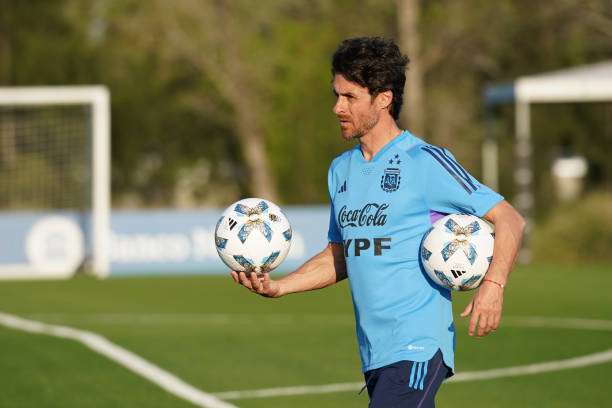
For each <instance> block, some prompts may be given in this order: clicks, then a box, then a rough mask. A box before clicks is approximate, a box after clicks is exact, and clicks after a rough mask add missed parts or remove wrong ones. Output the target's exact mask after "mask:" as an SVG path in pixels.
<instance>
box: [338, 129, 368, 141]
mask: <svg viewBox="0 0 612 408" xmlns="http://www.w3.org/2000/svg"><path fill="white" fill-rule="evenodd" d="M340 134H341V135H342V138H343V139H344V140H347V141H350V140H354V139H360V138H361V136H363V135H362V134H361V133H359V132H355V131H350V130H348V129H340Z"/></svg>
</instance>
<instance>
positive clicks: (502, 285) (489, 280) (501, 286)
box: [482, 278, 506, 289]
mask: <svg viewBox="0 0 612 408" xmlns="http://www.w3.org/2000/svg"><path fill="white" fill-rule="evenodd" d="M482 281H483V282H485V281H486V282H491V283H494V284H496V285H497V286H499V287H500V288H502V289H503V288H505V287H506V285H504V284H503V283H499V282H496V281H494V280H493V279H488V278H484V279H483V280H482Z"/></svg>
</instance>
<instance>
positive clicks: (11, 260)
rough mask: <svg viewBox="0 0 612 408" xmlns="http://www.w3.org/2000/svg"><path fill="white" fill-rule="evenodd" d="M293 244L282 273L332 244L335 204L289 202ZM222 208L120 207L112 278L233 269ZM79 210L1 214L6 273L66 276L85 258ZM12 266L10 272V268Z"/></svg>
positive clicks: (0, 253)
mask: <svg viewBox="0 0 612 408" xmlns="http://www.w3.org/2000/svg"><path fill="white" fill-rule="evenodd" d="M283 211H284V212H285V214H286V215H287V218H288V219H289V222H290V223H291V226H292V229H293V237H292V245H291V250H290V251H289V254H288V256H287V258H286V259H285V261H284V262H283V263H282V264H281V266H280V267H279V269H278V271H279V272H286V271H290V270H293V269H295V268H296V267H298V266H299V265H301V264H302V263H303V262H304V261H305V260H307V259H308V258H310V257H311V256H313V255H314V254H316V253H317V252H319V251H321V250H322V249H323V248H324V246H325V245H326V244H327V227H328V222H329V208H328V207H324V206H319V207H285V208H283ZM221 213H222V210H155V211H127V210H120V211H113V213H112V215H111V231H110V243H111V245H110V254H109V255H110V276H129V275H150V274H214V273H227V271H228V268H227V267H226V266H225V265H224V264H223V263H222V262H221V260H220V259H219V257H218V255H217V250H216V248H215V244H214V230H215V225H216V223H217V220H218V219H219V217H220V216H221ZM83 218H84V217H83V216H79V214H77V213H70V212H64V213H61V214H58V213H2V214H0V231H2V234H0V277H1V276H4V277H13V276H16V277H19V275H18V274H17V275H15V271H19V270H20V268H21V269H22V270H26V269H28V270H36V271H42V272H41V274H40V277H46V276H49V277H65V276H67V275H69V274H70V272H67V271H70V270H74V269H75V268H76V267H77V266H78V265H79V264H80V263H81V262H82V260H83V258H84V257H85V255H86V253H87V252H88V251H87V249H86V248H87V244H86V243H87V235H88V234H87V233H83V231H86V230H87V225H86V222H85V221H84V219H83ZM8 270H10V272H6V271H8Z"/></svg>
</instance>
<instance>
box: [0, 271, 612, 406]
mask: <svg viewBox="0 0 612 408" xmlns="http://www.w3.org/2000/svg"><path fill="white" fill-rule="evenodd" d="M610 288H612V267H589V268H586V267H583V268H578V267H530V268H518V269H517V270H516V271H515V272H514V274H513V276H512V279H511V282H510V285H509V286H508V288H507V290H506V304H505V314H504V316H507V319H506V321H507V323H508V324H507V325H505V326H504V323H503V322H502V327H501V328H500V330H498V332H497V333H495V334H493V335H491V336H489V337H487V338H484V339H473V338H469V337H468V336H467V324H466V323H465V322H464V321H462V320H460V321H457V331H458V339H457V357H456V365H457V369H458V372H464V371H476V370H486V369H492V368H500V367H509V366H519V365H525V364H534V363H541V362H546V361H551V360H562V359H568V358H572V357H578V356H581V355H586V354H591V353H596V352H601V351H604V350H608V349H611V348H612V331H611V330H606V329H602V328H600V329H579V328H563V327H545V326H546V325H541V326H538V325H537V324H536V325H533V327H528V326H527V325H521V324H519V323H517V322H520V317H525V316H542V317H547V318H570V317H571V318H582V319H598V320H607V321H612V296H610ZM470 296H471V294H459V295H456V296H455V314H456V315H458V313H459V312H460V311H461V310H462V307H463V306H464V305H465V303H466V302H467V301H468V299H469V297H470ZM0 311H3V312H6V313H11V314H15V315H18V316H21V317H25V318H29V319H33V320H38V321H43V322H47V323H52V324H61V325H66V326H70V327H75V328H79V329H85V330H90V331H94V332H96V333H99V334H101V335H103V336H105V337H106V338H108V339H109V340H111V341H112V342H114V343H116V344H118V345H121V346H122V347H125V348H127V349H129V350H131V351H133V352H135V353H137V354H138V355H140V356H142V357H144V358H146V359H147V360H149V361H151V362H153V363H155V364H156V365H158V366H160V367H162V368H164V369H165V370H168V371H170V372H172V373H173V374H175V375H177V376H179V377H180V378H182V379H183V380H185V381H187V382H188V383H190V384H192V385H194V386H195V387H198V388H200V389H202V390H204V391H206V392H209V393H217V392H223V391H229V390H251V389H260V388H270V387H283V386H295V385H319V384H329V383H345V382H359V381H361V379H362V377H361V373H360V371H359V361H358V355H357V347H356V341H355V337H354V328H353V317H352V306H351V301H350V295H349V291H348V286H347V284H346V282H343V283H341V284H339V285H336V286H334V287H332V288H327V289H324V290H321V291H317V292H311V293H305V294H299V295H293V296H289V297H286V298H283V299H275V300H271V299H264V298H260V297H257V296H254V295H252V294H251V293H249V292H247V291H246V290H244V289H243V288H240V287H237V286H236V285H235V284H234V283H233V282H232V281H231V279H230V278H229V277H226V276H213V277H210V276H209V277H172V278H170V277H155V278H117V279H109V280H106V281H97V280H94V279H90V278H84V277H80V278H76V279H73V280H70V281H51V282H2V283H0ZM544 321H546V320H544ZM611 324H612V323H611ZM552 326H554V325H552ZM608 327H609V326H608ZM0 348H1V350H2V354H1V357H0V376H1V377H0V381H1V382H2V385H3V386H2V390H3V391H2V392H1V393H0V407H65V408H68V407H75V408H76V407H79V408H86V407H190V406H191V405H190V404H189V403H187V402H185V401H183V400H180V399H178V398H176V397H174V396H173V395H171V394H168V393H166V392H165V391H163V390H161V389H160V388H158V387H157V386H155V385H153V384H152V383H149V382H148V381H147V380H145V379H143V378H141V377H139V376H137V375H135V374H133V373H131V372H130V371H128V370H126V369H124V368H122V367H120V366H118V365H116V364H115V363H114V362H112V361H110V360H108V359H106V358H105V357H103V356H101V355H98V354H95V353H94V352H93V351H91V350H89V349H87V348H85V347H84V346H82V345H81V344H79V343H77V342H74V341H72V340H65V339H59V338H55V337H50V336H46V335H35V334H29V333H25V332H22V331H16V330H13V329H8V328H4V327H0ZM610 378H612V362H607V363H603V364H596V365H591V366H587V367H582V368H575V369H569V370H562V371H554V372H549V373H543V374H536V375H522V376H516V377H505V378H497V379H490V380H481V381H469V382H456V383H448V384H444V385H443V386H442V388H441V390H440V392H439V394H438V399H437V401H438V405H439V406H442V407H445V406H470V407H473V408H475V407H523V406H538V407H577V406H580V407H604V406H611V405H612V396H611V394H610V384H611V382H610V381H611V380H610ZM365 394H366V393H365V392H364V393H363V394H362V395H359V396H358V395H357V390H356V391H354V392H337V393H329V394H316V395H298V396H291V397H267V398H252V399H237V400H231V401H229V402H231V403H232V404H234V405H236V406H239V407H247V408H255V407H267V408H269V407H288V406H290V407H292V408H300V407H321V408H323V407H348V408H350V407H366V406H367V396H366V395H365Z"/></svg>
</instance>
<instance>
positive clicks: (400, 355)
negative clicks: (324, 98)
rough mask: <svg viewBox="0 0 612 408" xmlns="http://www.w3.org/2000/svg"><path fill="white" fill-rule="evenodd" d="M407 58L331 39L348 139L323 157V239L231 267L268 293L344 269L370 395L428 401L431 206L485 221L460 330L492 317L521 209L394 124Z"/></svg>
mask: <svg viewBox="0 0 612 408" xmlns="http://www.w3.org/2000/svg"><path fill="white" fill-rule="evenodd" d="M407 63H408V59H407V58H406V57H405V56H403V55H402V54H401V53H400V51H399V48H398V47H397V45H395V44H394V43H393V42H392V41H389V40H386V39H382V38H377V37H375V38H353V39H348V40H345V41H343V42H342V43H341V44H340V45H339V47H338V49H337V50H336V52H335V53H334V56H333V60H332V74H333V89H334V93H335V95H336V98H337V99H336V103H335V105H334V107H333V111H334V113H335V115H336V116H337V117H338V120H339V122H340V132H341V134H342V137H343V138H344V139H346V140H357V141H358V144H357V145H356V146H355V147H354V148H353V149H350V150H348V151H346V152H344V153H343V154H341V155H340V156H338V157H337V158H336V159H335V160H334V161H333V162H332V164H331V167H330V169H329V174H328V188H329V194H330V201H331V214H330V223H329V233H328V239H329V244H328V245H327V247H326V248H325V249H324V250H323V251H322V252H321V253H319V254H317V255H316V256H314V257H313V258H312V259H310V260H309V261H307V262H306V263H305V264H304V265H302V266H301V267H300V268H298V269H297V270H296V271H295V272H293V273H291V274H289V275H287V276H285V277H283V278H281V279H279V280H272V279H270V277H269V276H268V274H264V275H263V277H260V278H258V277H257V276H256V274H254V273H252V274H251V276H246V275H245V274H244V273H240V274H237V273H236V272H232V273H231V274H232V277H233V279H234V281H235V282H237V283H240V284H242V285H244V286H245V287H247V288H248V289H250V290H251V291H253V292H255V293H258V294H260V295H263V296H268V297H279V296H284V295H286V294H289V293H295V292H303V291H307V290H313V289H319V288H323V287H326V286H329V285H332V284H334V283H336V282H339V281H341V280H342V279H345V278H347V277H348V278H349V283H350V286H351V293H352V297H353V304H354V309H355V321H356V330H357V337H358V343H359V351H360V354H361V361H362V370H363V372H364V374H365V380H366V385H367V388H368V394H369V396H370V407H374V408H389V407H433V406H434V397H435V394H436V392H437V390H438V388H439V386H440V384H441V383H442V381H443V380H444V379H445V378H446V377H448V376H450V375H452V372H453V367H454V356H453V352H454V325H453V316H452V305H451V296H450V292H449V291H448V290H445V289H443V288H441V287H438V286H436V285H435V284H434V283H432V282H431V281H430V280H429V279H428V278H427V277H426V276H425V274H424V273H423V271H422V269H421V267H420V264H419V255H418V254H419V250H418V249H419V245H420V242H421V240H422V238H423V235H424V234H425V232H426V231H427V230H428V229H429V228H430V227H431V223H432V218H433V217H434V216H435V214H437V213H457V212H462V213H471V214H475V215H477V216H479V217H483V218H484V219H486V220H488V221H490V222H491V223H493V224H494V225H495V231H496V239H495V247H494V254H493V260H492V262H491V266H490V268H489V271H488V272H487V274H486V276H485V279H484V281H483V282H482V284H481V286H480V287H479V289H478V290H477V291H476V292H475V294H474V297H473V299H472V301H471V302H470V303H469V305H468V306H467V307H466V308H465V310H464V311H463V313H462V314H461V316H463V317H466V316H469V315H471V320H470V324H469V335H470V336H473V335H474V334H476V335H477V336H478V337H481V336H485V335H487V334H489V333H490V332H491V331H493V330H495V329H497V327H498V326H499V321H500V317H501V310H502V303H503V291H504V286H505V284H506V281H507V278H508V275H509V273H510V270H511V268H512V265H513V263H514V260H515V257H516V254H517V251H518V249H519V247H520V242H521V237H522V232H523V228H524V225H525V224H524V221H523V219H522V217H521V216H520V215H519V214H518V213H517V212H516V211H515V210H514V209H513V208H512V207H511V206H510V205H509V204H508V203H507V202H506V201H504V200H503V197H501V196H500V195H499V194H497V193H495V192H493V191H492V190H490V189H489V188H488V187H486V186H484V185H482V184H480V183H479V182H478V181H476V180H475V179H474V178H473V177H471V176H470V175H469V174H468V173H467V172H466V171H465V170H464V169H463V168H462V167H461V166H460V165H459V164H458V163H457V162H456V161H455V159H454V157H453V156H452V155H451V154H450V153H449V152H448V151H446V150H444V149H441V148H438V147H436V146H432V145H429V144H426V143H425V142H423V141H422V140H420V139H418V138H417V137H415V136H413V135H412V134H410V133H409V132H408V131H402V130H400V129H399V128H398V126H397V123H396V120H397V119H398V117H399V112H400V109H401V106H402V94H403V88H404V83H405V70H406V65H407Z"/></svg>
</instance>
